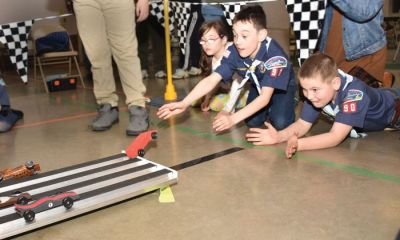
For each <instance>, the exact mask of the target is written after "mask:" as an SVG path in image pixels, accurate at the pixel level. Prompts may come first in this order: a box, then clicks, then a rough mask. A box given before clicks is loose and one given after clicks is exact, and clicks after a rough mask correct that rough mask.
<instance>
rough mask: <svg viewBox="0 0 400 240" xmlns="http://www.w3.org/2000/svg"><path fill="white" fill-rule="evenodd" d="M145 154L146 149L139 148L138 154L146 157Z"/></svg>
mask: <svg viewBox="0 0 400 240" xmlns="http://www.w3.org/2000/svg"><path fill="white" fill-rule="evenodd" d="M144 154H145V152H144V149H139V151H138V155H139V156H140V157H144Z"/></svg>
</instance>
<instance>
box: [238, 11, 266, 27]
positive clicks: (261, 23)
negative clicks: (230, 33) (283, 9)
mask: <svg viewBox="0 0 400 240" xmlns="http://www.w3.org/2000/svg"><path fill="white" fill-rule="evenodd" d="M237 22H251V23H253V24H254V27H255V28H256V29H257V30H261V29H267V17H266V15H265V12H264V10H263V8H262V7H261V6H260V5H253V6H245V7H243V8H242V9H241V10H240V11H239V12H238V13H237V14H236V15H235V17H234V18H233V24H235V23H237Z"/></svg>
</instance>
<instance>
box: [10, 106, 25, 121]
mask: <svg viewBox="0 0 400 240" xmlns="http://www.w3.org/2000/svg"><path fill="white" fill-rule="evenodd" d="M10 111H11V112H12V113H14V114H15V115H16V116H17V120H20V119H23V118H24V112H22V111H20V110H16V109H12V108H11V109H10Z"/></svg>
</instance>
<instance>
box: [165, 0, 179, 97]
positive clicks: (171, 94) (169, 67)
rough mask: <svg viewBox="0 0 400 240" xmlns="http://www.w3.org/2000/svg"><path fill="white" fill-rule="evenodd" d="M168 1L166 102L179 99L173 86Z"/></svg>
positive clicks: (166, 4) (166, 22)
mask: <svg viewBox="0 0 400 240" xmlns="http://www.w3.org/2000/svg"><path fill="white" fill-rule="evenodd" d="M168 5H169V4H168V0H164V23H165V24H164V32H165V58H166V59H165V60H166V61H167V86H166V88H165V93H164V99H165V101H173V100H176V99H177V95H176V91H175V87H174V84H172V64H171V41H170V36H169V15H168Z"/></svg>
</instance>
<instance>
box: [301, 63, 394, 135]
mask: <svg viewBox="0 0 400 240" xmlns="http://www.w3.org/2000/svg"><path fill="white" fill-rule="evenodd" d="M339 76H340V80H341V85H340V89H339V92H338V94H337V97H336V100H335V103H333V102H332V103H330V104H328V105H327V106H325V107H324V108H323V109H318V108H314V107H313V105H312V104H311V103H310V102H309V101H308V100H306V101H305V102H304V106H303V109H302V111H301V115H300V118H301V119H303V120H304V121H307V122H310V123H314V122H315V121H316V120H317V118H318V116H319V114H320V112H321V110H322V111H323V112H324V113H326V114H328V115H329V116H331V117H334V118H335V122H340V123H343V124H346V125H349V126H352V127H354V128H357V129H362V130H364V131H380V130H383V129H384V128H385V127H387V126H388V125H389V124H390V121H391V119H392V117H393V114H394V96H393V94H392V93H391V92H389V91H388V90H384V89H377V88H371V87H369V86H367V85H366V84H365V83H364V82H363V81H361V80H359V79H357V78H355V77H353V76H350V75H348V74H346V73H344V72H343V71H341V70H339Z"/></svg>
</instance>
